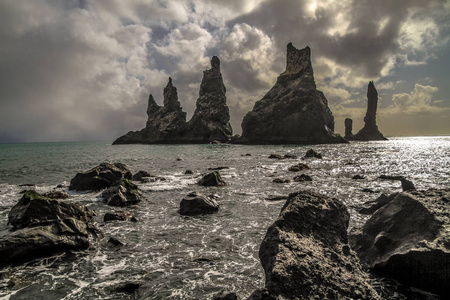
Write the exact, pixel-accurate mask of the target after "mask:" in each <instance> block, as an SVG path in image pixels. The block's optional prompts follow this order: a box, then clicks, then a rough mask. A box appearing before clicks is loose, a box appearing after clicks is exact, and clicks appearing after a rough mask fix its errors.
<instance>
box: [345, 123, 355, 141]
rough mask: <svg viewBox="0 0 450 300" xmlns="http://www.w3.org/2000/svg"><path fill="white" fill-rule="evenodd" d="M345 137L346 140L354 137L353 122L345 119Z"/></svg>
mask: <svg viewBox="0 0 450 300" xmlns="http://www.w3.org/2000/svg"><path fill="white" fill-rule="evenodd" d="M344 124H345V136H344V138H346V139H351V138H352V137H353V132H352V131H353V120H352V119H350V118H346V119H345V123H344Z"/></svg>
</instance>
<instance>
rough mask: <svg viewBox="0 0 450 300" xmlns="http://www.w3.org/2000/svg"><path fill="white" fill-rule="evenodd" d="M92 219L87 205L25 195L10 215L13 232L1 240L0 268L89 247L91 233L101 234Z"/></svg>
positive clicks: (28, 193) (92, 214)
mask: <svg viewBox="0 0 450 300" xmlns="http://www.w3.org/2000/svg"><path fill="white" fill-rule="evenodd" d="M93 216H94V213H93V212H92V211H91V210H89V209H88V208H86V207H85V206H81V205H77V204H68V203H67V202H60V201H57V200H53V199H49V198H46V197H44V196H42V195H39V194H38V193H36V192H34V191H28V192H26V193H25V194H24V195H23V196H22V198H21V199H20V200H19V202H18V203H17V204H16V205H15V206H14V207H13V208H12V209H11V211H10V213H9V215H8V221H9V223H10V224H11V225H13V227H14V231H12V232H10V233H8V234H6V235H3V236H2V237H1V238H0V266H4V265H8V264H16V263H20V262H25V261H30V260H32V259H34V258H37V257H43V256H49V255H52V254H54V253H58V252H63V251H68V250H80V249H86V248H88V247H89V246H90V242H89V234H92V235H93V236H96V234H97V233H98V234H100V232H99V231H98V230H97V229H96V228H95V227H93V225H92V224H91V223H90V222H91V220H92V217H93Z"/></svg>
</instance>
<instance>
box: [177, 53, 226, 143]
mask: <svg viewBox="0 0 450 300" xmlns="http://www.w3.org/2000/svg"><path fill="white" fill-rule="evenodd" d="M226 91H227V90H226V88H225V85H224V84H223V79H222V74H221V73H220V60H219V58H218V57H217V56H213V58H212V59H211V69H209V70H205V71H203V79H202V83H201V84H200V91H199V98H198V99H197V103H196V109H195V112H194V115H193V116H192V119H191V120H190V121H189V123H188V128H189V131H188V132H187V133H186V138H188V139H191V140H192V142H198V143H200V142H201V143H209V142H212V141H219V142H227V141H228V140H229V139H230V138H231V136H232V134H233V130H232V129H231V124H230V112H229V109H228V106H227V103H226V102H227V98H226V96H225V93H226Z"/></svg>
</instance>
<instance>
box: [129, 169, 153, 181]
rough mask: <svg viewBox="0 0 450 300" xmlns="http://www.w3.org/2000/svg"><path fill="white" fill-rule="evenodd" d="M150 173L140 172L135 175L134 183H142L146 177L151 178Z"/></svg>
mask: <svg viewBox="0 0 450 300" xmlns="http://www.w3.org/2000/svg"><path fill="white" fill-rule="evenodd" d="M150 176H151V175H150V173H149V172H147V171H139V172H137V173H136V174H134V175H133V181H141V180H142V178H144V177H150Z"/></svg>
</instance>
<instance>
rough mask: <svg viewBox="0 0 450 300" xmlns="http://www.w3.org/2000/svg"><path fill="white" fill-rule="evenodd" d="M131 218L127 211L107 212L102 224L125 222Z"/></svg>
mask: <svg viewBox="0 0 450 300" xmlns="http://www.w3.org/2000/svg"><path fill="white" fill-rule="evenodd" d="M131 217H132V215H131V213H130V212H128V211H116V212H108V213H106V214H105V215H104V216H103V221H104V222H109V221H127V220H129V219H130V218H131Z"/></svg>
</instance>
